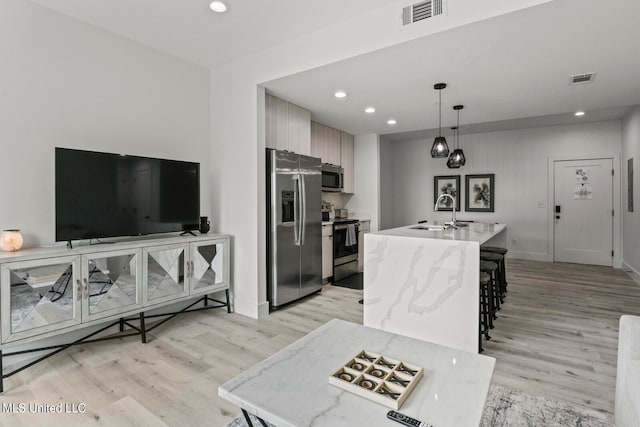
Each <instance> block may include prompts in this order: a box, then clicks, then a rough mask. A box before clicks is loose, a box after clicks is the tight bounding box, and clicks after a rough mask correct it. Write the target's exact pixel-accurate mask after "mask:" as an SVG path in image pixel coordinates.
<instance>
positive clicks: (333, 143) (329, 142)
mask: <svg viewBox="0 0 640 427" xmlns="http://www.w3.org/2000/svg"><path fill="white" fill-rule="evenodd" d="M311 155H312V156H313V157H320V158H321V159H322V163H330V164H332V165H336V166H339V165H340V164H341V155H342V153H341V147H340V131H339V130H338V129H334V128H331V127H329V126H325V125H322V124H320V123H316V122H311Z"/></svg>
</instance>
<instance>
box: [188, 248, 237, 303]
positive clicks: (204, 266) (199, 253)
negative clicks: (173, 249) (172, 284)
mask: <svg viewBox="0 0 640 427" xmlns="http://www.w3.org/2000/svg"><path fill="white" fill-rule="evenodd" d="M228 250H229V246H228V241H227V240H219V241H215V242H206V243H193V244H192V245H191V270H192V271H191V293H192V294H194V293H195V294H204V293H208V292H213V291H216V290H218V289H222V288H225V287H226V286H227V284H228V283H229V260H228Z"/></svg>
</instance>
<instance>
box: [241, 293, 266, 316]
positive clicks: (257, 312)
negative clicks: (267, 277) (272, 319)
mask: <svg viewBox="0 0 640 427" xmlns="http://www.w3.org/2000/svg"><path fill="white" fill-rule="evenodd" d="M233 309H234V310H233V311H234V312H235V313H238V314H242V315H243V316H247V317H251V318H252V319H262V318H264V317H267V316H268V315H269V301H264V302H261V303H259V304H256V303H255V302H253V301H245V300H241V299H239V298H234V300H233Z"/></svg>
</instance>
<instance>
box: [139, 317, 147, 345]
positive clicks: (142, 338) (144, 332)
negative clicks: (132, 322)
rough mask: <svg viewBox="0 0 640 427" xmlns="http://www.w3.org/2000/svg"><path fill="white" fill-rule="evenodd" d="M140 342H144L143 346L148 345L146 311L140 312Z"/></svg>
mask: <svg viewBox="0 0 640 427" xmlns="http://www.w3.org/2000/svg"><path fill="white" fill-rule="evenodd" d="M140 341H142V344H146V343H147V330H146V328H145V326H144V311H141V312H140Z"/></svg>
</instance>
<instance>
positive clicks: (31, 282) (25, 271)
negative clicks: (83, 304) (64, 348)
mask: <svg viewBox="0 0 640 427" xmlns="http://www.w3.org/2000/svg"><path fill="white" fill-rule="evenodd" d="M0 283H1V286H2V293H1V304H2V308H1V311H2V342H9V341H13V340H16V339H21V338H26V337H29V336H34V335H38V334H43V333H46V332H50V331H54V330H59V329H61V328H65V327H68V326H75V325H78V324H80V320H81V319H80V317H81V316H80V312H81V308H80V257H79V256H71V257H58V258H49V259H40V260H36V261H23V262H14V263H7V264H3V265H2V269H1V271H0Z"/></svg>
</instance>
